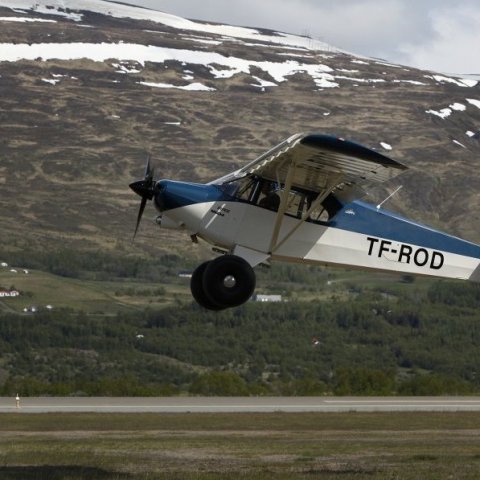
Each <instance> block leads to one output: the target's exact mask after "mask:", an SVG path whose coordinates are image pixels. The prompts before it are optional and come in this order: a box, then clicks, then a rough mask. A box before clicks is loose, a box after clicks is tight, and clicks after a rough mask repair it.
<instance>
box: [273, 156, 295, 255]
mask: <svg viewBox="0 0 480 480" xmlns="http://www.w3.org/2000/svg"><path fill="white" fill-rule="evenodd" d="M288 160H289V159H288V158H287V160H286V161H288ZM283 163H285V162H283ZM296 163H297V162H296V161H295V159H293V160H292V161H291V162H290V165H289V166H288V172H287V176H286V178H285V185H284V187H283V192H282V196H281V198H280V205H279V207H278V210H277V217H276V218H275V226H274V227H273V233H272V238H271V240H270V247H269V248H268V251H269V253H270V254H271V253H272V251H273V247H274V246H275V245H276V243H277V240H278V235H279V233H280V227H281V226H282V222H283V215H284V213H285V212H286V211H287V200H288V194H289V193H290V189H291V188H292V180H293V173H294V172H295V167H296ZM277 176H278V175H277Z"/></svg>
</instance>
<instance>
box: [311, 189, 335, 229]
mask: <svg viewBox="0 0 480 480" xmlns="http://www.w3.org/2000/svg"><path fill="white" fill-rule="evenodd" d="M341 208H342V204H341V203H340V202H339V201H338V200H337V199H336V198H335V197H334V196H333V195H332V194H330V195H328V196H327V197H326V198H325V200H324V201H323V202H322V203H321V204H320V205H319V206H318V207H317V208H315V209H314V210H313V212H312V213H311V214H310V220H311V221H313V222H328V221H330V220H331V219H332V218H333V217H334V216H335V215H336V213H337V212H338V211H339V210H340V209H341Z"/></svg>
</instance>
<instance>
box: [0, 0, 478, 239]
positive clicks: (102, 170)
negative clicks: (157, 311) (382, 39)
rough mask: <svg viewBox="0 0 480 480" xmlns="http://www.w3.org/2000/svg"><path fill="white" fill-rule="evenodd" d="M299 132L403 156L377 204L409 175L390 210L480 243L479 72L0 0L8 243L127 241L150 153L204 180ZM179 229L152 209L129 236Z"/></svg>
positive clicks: (158, 16) (135, 13)
mask: <svg viewBox="0 0 480 480" xmlns="http://www.w3.org/2000/svg"><path fill="white" fill-rule="evenodd" d="M299 131H315V132H325V133H330V134H335V135H339V136H342V137H347V138H349V139H352V140H356V141H358V142H360V143H363V144H365V145H367V146H370V147H373V148H376V149H378V150H379V151H381V152H382V153H385V154H387V155H389V156H391V157H392V158H395V159H396V160H399V161H401V162H403V163H405V164H406V165H408V166H409V167H410V170H409V171H408V172H407V173H406V174H405V175H404V176H403V177H401V178H399V179H396V180H395V184H392V185H387V186H386V189H383V190H379V191H377V192H372V199H373V201H376V200H378V199H381V198H383V197H384V196H385V195H386V193H387V190H388V191H392V190H393V188H395V187H396V186H397V185H399V184H402V185H403V186H404V188H403V189H402V190H401V191H400V193H399V194H398V195H396V196H395V197H394V198H393V199H392V200H391V201H389V203H388V206H389V208H390V209H394V210H397V211H400V212H402V213H404V214H407V215H410V216H412V217H414V218H415V219H417V220H420V221H423V222H425V223H428V224H431V225H434V226H437V227H440V228H443V229H445V230H448V231H450V232H451V233H454V234H457V235H461V236H463V237H466V238H468V239H470V240H474V241H477V242H480V212H479V209H478V205H479V198H480V173H479V172H480V155H479V154H480V84H479V83H478V82H477V81H476V80H472V79H463V78H456V77H451V76H446V75H442V74H439V73H435V72H430V71H423V70H417V69H413V68H409V67H405V66H401V65H393V64H390V63H388V62H386V61H384V60H380V59H372V58H364V57H358V56H355V55H352V54H349V53H347V52H342V51H339V50H337V49H335V48H334V47H332V46H329V45H327V44H324V43H321V42H318V41H316V40H314V39H311V38H307V37H299V36H294V35H287V34H283V33H279V32H272V31H267V30H258V29H249V28H240V27H232V26H225V25H217V24H206V23H201V22H194V21H189V20H184V19H181V18H178V17H174V16H171V15H167V14H164V13H161V12H155V11H152V10H146V9H142V8H137V7H130V6H126V5H124V4H117V3H112V2H106V1H101V0H79V1H73V0H72V1H69V0H66V1H60V0H37V1H35V0H0V188H1V190H0V191H1V194H0V205H1V209H2V215H1V216H0V236H1V240H2V242H3V244H4V245H6V244H12V242H17V244H18V242H19V241H20V240H22V239H23V240H28V242H30V243H33V244H36V243H38V244H41V243H43V244H45V242H46V241H47V240H48V242H53V243H55V242H62V243H64V244H70V245H78V246H81V248H88V247H91V246H98V245H100V246H101V247H102V248H109V247H110V246H111V245H113V244H115V243H116V244H118V243H119V242H120V243H122V242H130V239H131V235H132V231H133V227H134V223H135V217H136V209H137V203H138V200H137V198H136V197H135V195H134V194H133V192H131V191H130V190H129V189H128V183H129V182H130V181H132V180H133V179H137V178H139V177H141V175H142V173H143V165H144V161H145V157H146V155H147V152H150V153H151V154H152V156H153V159H154V161H155V163H156V167H157V172H158V175H161V176H164V177H170V178H177V179H183V180H192V181H207V180H210V179H212V178H215V177H219V176H220V175H222V174H224V173H227V172H228V171H230V170H232V169H234V168H237V167H239V166H241V165H243V164H245V163H246V162H247V161H250V160H252V159H253V158H255V157H256V156H258V155H259V154H261V153H263V152H264V151H265V150H267V149H268V148H270V147H271V146H273V145H274V144H276V143H278V142H280V141H281V140H283V139H284V138H286V137H287V136H289V135H291V134H293V133H295V132H299ZM149 214H150V216H151V217H153V216H154V215H155V213H154V211H153V208H151V207H149V210H147V212H146V215H145V219H146V220H147V219H148V216H149ZM153 235H155V236H156V237H159V240H157V241H155V240H152V238H151V237H152V236H153ZM177 240H178V239H177V237H176V236H175V235H173V234H172V233H160V232H159V231H158V230H157V229H156V227H155V226H154V225H153V223H152V224H149V223H148V222H147V221H145V222H144V224H143V225H142V228H141V231H140V234H139V236H138V243H137V246H136V247H135V248H139V249H146V248H164V247H166V246H168V245H173V243H174V242H176V244H177V245H178V242H177ZM53 243H52V244H53ZM179 245H181V246H180V247H179V248H183V246H185V247H188V245H189V243H188V241H187V239H185V241H184V242H182V243H180V244H179Z"/></svg>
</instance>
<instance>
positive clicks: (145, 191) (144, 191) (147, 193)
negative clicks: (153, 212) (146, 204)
mask: <svg viewBox="0 0 480 480" xmlns="http://www.w3.org/2000/svg"><path fill="white" fill-rule="evenodd" d="M129 187H130V188H131V189H132V190H133V191H134V192H135V193H136V194H137V195H139V196H140V197H142V198H147V199H148V200H151V199H152V198H153V188H152V182H151V181H148V180H139V181H137V182H133V183H131V184H130V185H129Z"/></svg>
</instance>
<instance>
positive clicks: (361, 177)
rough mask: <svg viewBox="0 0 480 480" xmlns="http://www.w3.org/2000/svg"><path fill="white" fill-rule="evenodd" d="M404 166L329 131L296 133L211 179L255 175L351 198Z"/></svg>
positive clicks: (389, 176) (229, 179)
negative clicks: (248, 161)
mask: <svg viewBox="0 0 480 480" xmlns="http://www.w3.org/2000/svg"><path fill="white" fill-rule="evenodd" d="M406 169H407V167H406V166H405V165H403V164H401V163H399V162H396V161H395V160H392V159H390V158H388V157H386V156H384V155H382V154H380V153H378V152H376V151H374V150H371V149H369V148H366V147H364V146H362V145H359V144H357V143H354V142H351V141H348V140H344V139H342V138H337V137H333V136H329V135H320V134H305V133H299V134H296V135H293V136H291V137H290V138H288V139H287V140H285V141H284V142H282V143H280V144H279V145H277V146H276V147H274V148H272V149H271V150H269V151H268V152H266V153H265V154H263V155H261V156H260V157H259V158H257V159H256V160H254V161H253V162H251V163H249V164H248V165H246V166H245V167H243V168H241V169H239V170H237V171H235V172H233V173H231V174H229V175H227V176H225V177H222V178H220V179H218V180H215V181H213V182H211V183H213V184H220V183H225V182H229V181H233V180H237V179H239V178H242V177H244V176H247V175H257V176H259V177H262V178H266V179H268V180H272V181H275V182H277V183H278V184H282V185H286V184H289V186H291V187H297V188H301V189H305V190H309V191H314V192H319V193H320V192H325V191H326V190H328V191H330V192H333V193H334V194H335V196H337V197H339V198H341V199H343V200H353V199H355V198H359V197H361V196H363V195H364V194H365V192H366V191H367V190H368V189H369V188H371V187H372V186H374V185H376V184H378V183H382V182H386V181H388V180H390V179H392V178H393V177H395V176H396V175H398V174H400V173H402V172H403V171H404V170H406Z"/></svg>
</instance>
